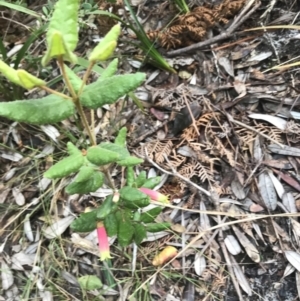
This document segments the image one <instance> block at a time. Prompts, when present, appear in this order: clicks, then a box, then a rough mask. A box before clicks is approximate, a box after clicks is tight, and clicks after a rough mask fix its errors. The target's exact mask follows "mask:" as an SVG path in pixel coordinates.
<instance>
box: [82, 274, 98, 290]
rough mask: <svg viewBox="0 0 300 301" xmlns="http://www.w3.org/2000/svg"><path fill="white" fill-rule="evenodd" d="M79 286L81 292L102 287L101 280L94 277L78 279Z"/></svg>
mask: <svg viewBox="0 0 300 301" xmlns="http://www.w3.org/2000/svg"><path fill="white" fill-rule="evenodd" d="M78 282H79V285H80V287H81V289H83V290H87V291H90V290H96V289H99V288H101V287H102V286H103V284H102V282H101V280H100V279H99V278H98V277H97V276H94V275H85V276H82V277H79V278H78Z"/></svg>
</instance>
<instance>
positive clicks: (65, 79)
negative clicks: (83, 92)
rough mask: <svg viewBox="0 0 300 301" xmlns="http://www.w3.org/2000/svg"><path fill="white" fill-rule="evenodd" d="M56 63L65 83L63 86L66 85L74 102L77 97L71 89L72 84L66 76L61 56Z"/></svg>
mask: <svg viewBox="0 0 300 301" xmlns="http://www.w3.org/2000/svg"><path fill="white" fill-rule="evenodd" d="M57 63H58V66H59V68H60V72H61V75H62V77H63V79H64V81H65V84H66V85H67V88H68V90H69V92H70V94H71V96H72V98H73V100H75V99H76V98H77V95H76V93H75V91H74V89H73V86H72V84H71V83H70V80H69V77H68V76H67V73H66V69H65V65H64V60H63V57H62V56H61V55H60V56H59V57H58V58H57Z"/></svg>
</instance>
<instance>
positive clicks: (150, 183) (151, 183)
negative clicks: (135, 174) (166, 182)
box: [142, 177, 161, 189]
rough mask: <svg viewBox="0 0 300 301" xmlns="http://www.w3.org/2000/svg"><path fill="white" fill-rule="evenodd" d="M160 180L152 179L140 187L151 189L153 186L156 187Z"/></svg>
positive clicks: (157, 178) (158, 178)
mask: <svg viewBox="0 0 300 301" xmlns="http://www.w3.org/2000/svg"><path fill="white" fill-rule="evenodd" d="M160 180H161V178H160V177H153V178H150V179H148V180H147V181H146V182H145V183H144V184H143V185H142V187H145V188H149V189H153V188H154V187H155V186H157V185H158V184H159V183H160Z"/></svg>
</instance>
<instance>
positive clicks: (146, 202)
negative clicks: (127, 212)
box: [122, 198, 150, 210]
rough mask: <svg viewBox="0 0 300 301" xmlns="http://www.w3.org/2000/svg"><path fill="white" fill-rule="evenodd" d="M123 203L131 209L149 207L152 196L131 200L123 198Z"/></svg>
mask: <svg viewBox="0 0 300 301" xmlns="http://www.w3.org/2000/svg"><path fill="white" fill-rule="evenodd" d="M122 204H123V205H124V207H125V208H129V209H135V210H136V209H139V208H143V207H147V206H148V205H149V204H150V198H146V199H141V200H136V201H131V200H123V202H122Z"/></svg>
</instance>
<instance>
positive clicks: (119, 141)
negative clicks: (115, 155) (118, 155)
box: [114, 127, 127, 147]
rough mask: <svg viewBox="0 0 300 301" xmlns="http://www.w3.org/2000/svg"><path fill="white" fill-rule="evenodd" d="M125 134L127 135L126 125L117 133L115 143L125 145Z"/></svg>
mask: <svg viewBox="0 0 300 301" xmlns="http://www.w3.org/2000/svg"><path fill="white" fill-rule="evenodd" d="M126 135H127V128H126V127H122V128H121V129H120V130H119V132H118V135H117V137H116V139H115V142H114V143H115V144H117V145H120V146H122V147H125V146H126Z"/></svg>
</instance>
